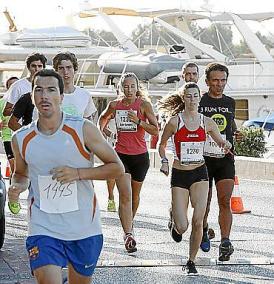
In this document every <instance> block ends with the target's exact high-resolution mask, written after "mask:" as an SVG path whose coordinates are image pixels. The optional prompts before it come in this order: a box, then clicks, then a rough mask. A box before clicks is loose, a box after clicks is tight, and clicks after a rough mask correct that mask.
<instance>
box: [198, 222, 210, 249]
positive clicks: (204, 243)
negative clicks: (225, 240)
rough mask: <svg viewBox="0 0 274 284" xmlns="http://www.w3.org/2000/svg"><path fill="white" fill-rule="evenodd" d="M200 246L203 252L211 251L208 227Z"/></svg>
mask: <svg viewBox="0 0 274 284" xmlns="http://www.w3.org/2000/svg"><path fill="white" fill-rule="evenodd" d="M200 248H201V250H202V251H203V252H209V251H210V240H209V237H208V227H206V228H204V229H203V236H202V241H201V244H200Z"/></svg>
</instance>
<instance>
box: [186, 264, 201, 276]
mask: <svg viewBox="0 0 274 284" xmlns="http://www.w3.org/2000/svg"><path fill="white" fill-rule="evenodd" d="M186 273H187V275H189V276H192V275H197V274H198V271H197V269H196V267H195V263H194V262H193V261H191V260H188V262H187V263H186Z"/></svg>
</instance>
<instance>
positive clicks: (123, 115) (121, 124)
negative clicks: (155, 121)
mask: <svg viewBox="0 0 274 284" xmlns="http://www.w3.org/2000/svg"><path fill="white" fill-rule="evenodd" d="M134 112H135V114H136V115H137V111H136V110H135V111H134ZM115 120H116V127H117V131H122V132H136V131H137V124H136V123H134V122H133V121H130V120H129V118H128V110H116V115H115Z"/></svg>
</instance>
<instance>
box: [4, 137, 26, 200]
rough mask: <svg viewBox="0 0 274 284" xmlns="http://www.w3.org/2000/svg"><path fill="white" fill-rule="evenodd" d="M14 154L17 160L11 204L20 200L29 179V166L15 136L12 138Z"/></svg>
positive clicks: (11, 186)
mask: <svg viewBox="0 0 274 284" xmlns="http://www.w3.org/2000/svg"><path fill="white" fill-rule="evenodd" d="M12 152H13V155H14V160H15V167H14V168H15V170H14V173H13V174H12V178H11V185H10V187H9V192H8V196H9V200H10V201H11V202H17V201H18V199H19V194H20V193H21V192H23V191H25V190H26V189H27V188H28V186H29V179H28V166H27V164H26V162H25V161H24V160H23V158H22V156H21V154H20V152H19V147H18V143H17V139H16V136H15V135H14V136H13V138H12Z"/></svg>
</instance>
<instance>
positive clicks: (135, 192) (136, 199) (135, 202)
mask: <svg viewBox="0 0 274 284" xmlns="http://www.w3.org/2000/svg"><path fill="white" fill-rule="evenodd" d="M142 185H143V182H138V181H134V180H131V187H132V216H133V219H134V217H135V215H136V212H137V209H138V207H139V203H140V192H141V188H142Z"/></svg>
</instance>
